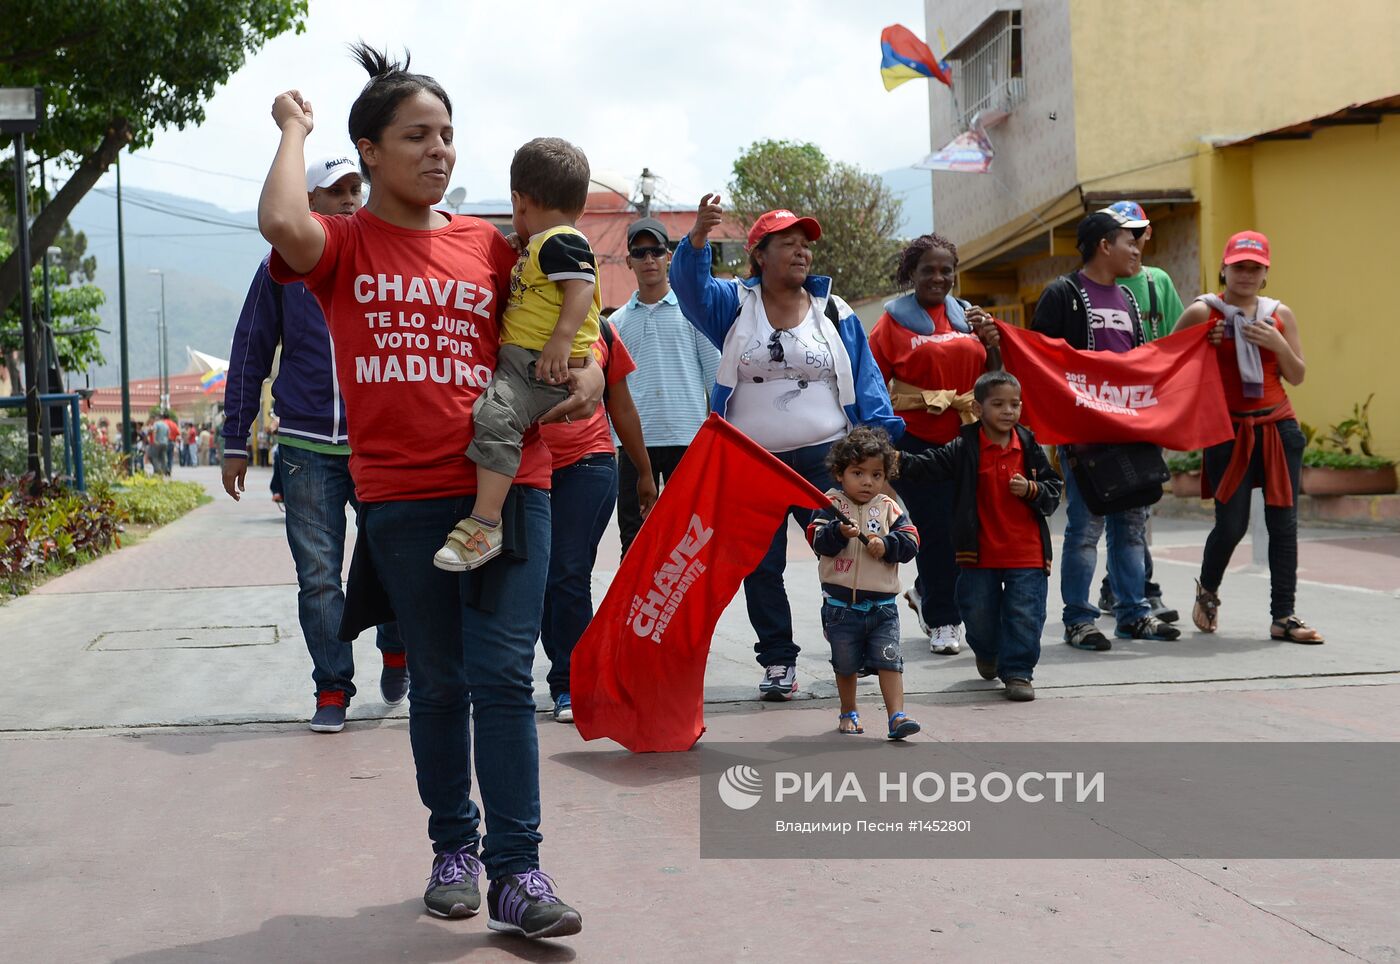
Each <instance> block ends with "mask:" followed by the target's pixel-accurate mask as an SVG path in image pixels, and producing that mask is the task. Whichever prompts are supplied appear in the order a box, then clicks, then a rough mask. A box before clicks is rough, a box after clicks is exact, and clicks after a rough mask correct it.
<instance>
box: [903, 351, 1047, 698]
mask: <svg viewBox="0 0 1400 964" xmlns="http://www.w3.org/2000/svg"><path fill="white" fill-rule="evenodd" d="M972 393H973V398H974V400H975V404H974V405H973V413H974V414H975V415H977V417H978V419H979V421H977V422H974V423H973V424H971V425H964V426H963V427H962V431H961V433H960V434H959V436H958V437H957V438H955V439H953V441H951V442H949V443H948V444H947V445H944V446H940V447H939V448H936V449H930V450H928V451H927V452H923V453H920V454H909V453H907V452H906V453H903V454H902V455H901V456H900V460H899V474H900V477H901V478H903V479H905V480H906V481H910V482H919V481H934V480H939V479H952V480H953V481H954V482H955V483H956V484H957V497H956V498H955V499H954V502H953V549H954V552H955V554H956V557H957V562H958V566H959V567H960V568H961V570H962V572H961V573H960V574H959V576H958V590H957V593H958V606H959V607H960V608H961V610H962V615H963V625H964V626H965V627H966V628H967V642H968V645H969V646H971V647H972V652H973V653H974V654H975V655H976V657H977V672H978V674H979V675H980V676H981V677H982V678H983V679H988V680H989V679H994V678H996V677H1000V678H1001V680H1002V682H1003V683H1005V684H1006V690H1005V692H1006V698H1007V699H1010V700H1017V701H1026V700H1033V699H1035V688H1034V687H1033V686H1032V685H1031V679H1032V677H1033V676H1034V674H1035V664H1036V663H1037V662H1039V661H1040V633H1041V631H1042V630H1043V629H1044V628H1045V594H1046V587H1047V585H1048V584H1049V577H1050V527H1049V525H1048V524H1047V523H1046V521H1045V520H1046V519H1047V518H1048V517H1049V516H1050V515H1051V513H1053V512H1054V511H1055V507H1056V506H1058V505H1059V503H1060V488H1061V482H1060V477H1059V476H1058V475H1057V474H1056V473H1055V470H1054V469H1053V468H1051V467H1050V462H1049V461H1048V460H1047V459H1046V458H1045V453H1044V452H1042V451H1041V449H1040V445H1039V444H1038V443H1037V442H1036V440H1035V435H1034V434H1033V433H1032V432H1031V430H1030V429H1028V428H1025V427H1023V426H1021V425H1020V424H1018V423H1019V421H1020V419H1021V383H1020V382H1018V381H1017V380H1016V377H1015V376H1014V375H1012V374H1010V373H1008V372H1004V371H996V372H987V373H986V374H985V375H983V376H982V377H980V378H978V379H977V383H976V384H975V385H974V386H973V389H972Z"/></svg>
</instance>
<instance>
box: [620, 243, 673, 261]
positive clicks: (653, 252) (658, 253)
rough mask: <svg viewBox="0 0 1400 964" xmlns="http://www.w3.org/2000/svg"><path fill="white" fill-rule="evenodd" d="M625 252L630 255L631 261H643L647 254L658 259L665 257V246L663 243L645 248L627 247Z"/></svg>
mask: <svg viewBox="0 0 1400 964" xmlns="http://www.w3.org/2000/svg"><path fill="white" fill-rule="evenodd" d="M627 253H628V254H630V255H631V256H632V260H633V261H645V260H646V259H647V256H648V255H650V256H651V257H653V258H655V259H656V260H657V261H660V260H661V259H662V258H664V257H666V246H665V245H664V244H658V245H655V246H652V247H646V248H628V249H627Z"/></svg>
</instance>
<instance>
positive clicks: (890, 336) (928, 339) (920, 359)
mask: <svg viewBox="0 0 1400 964" xmlns="http://www.w3.org/2000/svg"><path fill="white" fill-rule="evenodd" d="M927 310H928V316H929V320H930V321H931V322H933V334H931V335H919V334H915V333H914V332H912V331H910V330H909V329H908V328H905V327H904V326H903V325H901V324H900V323H899V322H897V321H895V320H894V319H893V318H891V317H890V314H889V312H885V313H884V314H882V315H881V316H880V320H879V321H877V322H876V323H875V327H874V328H873V329H871V332H870V354H871V355H872V356H873V357H874V358H875V364H876V365H878V366H879V367H880V373H881V374H882V375H884V376H885V381H886V382H888V381H889V380H890V379H892V378H897V379H899V380H900V381H902V382H908V383H909V384H910V385H914V386H916V387H918V388H921V389H924V390H925V391H937V390H939V389H943V388H948V389H952V390H953V391H955V392H957V393H958V394H962V393H964V392H970V391H972V385H973V383H974V382H976V381H977V377H978V376H979V375H981V374H982V372H984V371H986V369H987V349H986V348H985V347H983V345H982V340H981V339H980V338H978V337H977V336H976V335H974V334H972V333H970V332H962V331H958V330H957V329H955V328H954V327H953V326H952V323H950V322H949V321H948V312H947V309H946V308H944V307H943V306H942V305H936V306H935V307H933V308H930V309H927ZM895 414H896V415H898V416H899V417H900V418H902V419H904V427H905V429H906V430H907V431H908V432H909V434H910V435H912V436H914V437H915V438H917V439H922V440H923V441H925V442H933V443H935V444H937V445H947V444H948V443H949V442H951V441H952V440H953V439H955V438H957V437H958V429H960V428H961V427H962V419H961V418H960V417H959V415H958V413H957V412H956V411H955V410H953V409H951V408H950V409H948V410H947V411H945V412H944V413H943V414H941V415H930V414H929V413H928V412H927V411H924V410H923V409H913V410H906V411H900V412H895Z"/></svg>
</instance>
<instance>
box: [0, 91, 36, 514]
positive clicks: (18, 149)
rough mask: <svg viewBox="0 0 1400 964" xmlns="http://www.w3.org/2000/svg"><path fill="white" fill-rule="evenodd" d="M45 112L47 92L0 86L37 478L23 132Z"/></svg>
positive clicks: (0, 126) (31, 467) (0, 128)
mask: <svg viewBox="0 0 1400 964" xmlns="http://www.w3.org/2000/svg"><path fill="white" fill-rule="evenodd" d="M43 113H44V92H43V91H42V90H41V89H40V88H38V87H3V88H0V133H3V134H13V135H14V139H15V223H16V224H17V225H18V226H19V230H18V231H17V232H16V233H17V234H18V235H19V237H18V238H17V239H16V240H17V246H18V248H19V277H20V286H19V323H20V328H21V329H22V330H23V333H24V415H25V429H26V434H27V435H28V438H29V445H28V459H27V460H26V468H27V470H28V471H29V472H32V473H33V474H34V477H35V480H36V491H37V481H38V477H39V472H40V468H41V466H40V464H39V382H38V379H37V377H36V376H37V375H38V374H39V373H38V370H37V363H38V360H39V354H38V352H37V351H35V347H36V346H35V344H34V293H33V291H31V290H30V278H29V269H30V265H31V264H32V263H33V262H32V258H31V257H30V251H29V172H28V170H27V169H26V166H25V147H24V135H25V134H32V133H34V132H35V131H37V130H38V129H39V119H40V118H41V117H42V116H43Z"/></svg>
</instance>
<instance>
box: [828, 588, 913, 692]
mask: <svg viewBox="0 0 1400 964" xmlns="http://www.w3.org/2000/svg"><path fill="white" fill-rule="evenodd" d="M822 633H823V634H824V635H825V636H826V641H827V642H828V643H830V644H831V669H832V671H833V672H835V673H836V675H837V676H855V675H856V674H857V673H859V672H860V671H861V670H862V669H869V670H881V669H887V670H893V671H894V672H896V673H902V672H904V658H903V657H902V656H901V655H900V653H899V606H898V604H897V603H895V602H894V601H893V600H891V601H890V602H888V603H885V604H884V605H879V606H872V607H871V608H869V609H866V610H860V609H852V608H850V607H849V606H834V605H832V604H831V603H829V602H826V603H822Z"/></svg>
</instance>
